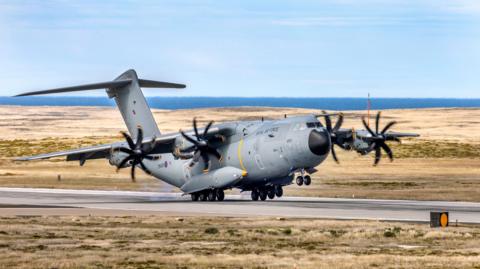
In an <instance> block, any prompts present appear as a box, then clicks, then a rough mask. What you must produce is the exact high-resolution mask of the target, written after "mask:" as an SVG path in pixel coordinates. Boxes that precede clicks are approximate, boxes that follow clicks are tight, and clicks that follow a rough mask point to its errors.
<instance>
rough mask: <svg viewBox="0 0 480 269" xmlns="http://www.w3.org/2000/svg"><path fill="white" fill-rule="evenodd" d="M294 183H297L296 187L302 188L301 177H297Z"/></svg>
mask: <svg viewBox="0 0 480 269" xmlns="http://www.w3.org/2000/svg"><path fill="white" fill-rule="evenodd" d="M296 182H297V185H298V186H302V185H303V177H302V176H298V177H297V179H296Z"/></svg>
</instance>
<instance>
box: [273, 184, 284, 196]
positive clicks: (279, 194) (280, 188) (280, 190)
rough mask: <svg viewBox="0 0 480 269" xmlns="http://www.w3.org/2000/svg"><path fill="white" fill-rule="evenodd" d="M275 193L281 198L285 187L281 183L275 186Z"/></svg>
mask: <svg viewBox="0 0 480 269" xmlns="http://www.w3.org/2000/svg"><path fill="white" fill-rule="evenodd" d="M275 195H276V196H277V197H278V198H280V197H282V195H283V188H282V186H280V185H277V186H275Z"/></svg>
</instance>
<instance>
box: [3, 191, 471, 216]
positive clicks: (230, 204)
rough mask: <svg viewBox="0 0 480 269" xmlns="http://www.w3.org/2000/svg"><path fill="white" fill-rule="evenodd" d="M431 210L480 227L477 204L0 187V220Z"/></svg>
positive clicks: (424, 213) (424, 212)
mask: <svg viewBox="0 0 480 269" xmlns="http://www.w3.org/2000/svg"><path fill="white" fill-rule="evenodd" d="M430 211H449V212H450V221H451V222H455V221H458V222H459V223H480V203H470V202H442V201H412V200H377V199H340V198H310V197H282V198H279V199H278V198H276V199H274V200H267V201H256V202H254V201H251V200H250V193H245V194H243V195H227V196H226V197H225V201H222V202H218V201H216V202H208V201H205V202H192V201H191V200H190V196H182V195H181V194H180V193H163V192H133V191H94V190H65V189H33V188H0V215H5V214H8V215H12V214H13V215H15V214H19V215H22V214H37V215H41V214H46V215H52V214H59V215H69V214H72V215H74V214H90V213H92V214H102V212H103V213H105V214H110V215H111V214H122V215H129V214H132V215H134V214H140V213H141V214H159V215H160V214H162V215H163V214H165V215H216V216H234V217H240V216H274V217H287V218H330V219H375V220H392V221H429V217H430Z"/></svg>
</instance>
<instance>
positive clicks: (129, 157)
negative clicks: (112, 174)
mask: <svg viewBox="0 0 480 269" xmlns="http://www.w3.org/2000/svg"><path fill="white" fill-rule="evenodd" d="M132 158H133V156H132V155H129V156H127V157H125V159H123V160H122V161H121V162H120V163H119V164H118V166H117V172H118V170H120V169H121V168H123V167H124V166H125V164H126V163H127V162H128V161H130V160H131V159H132Z"/></svg>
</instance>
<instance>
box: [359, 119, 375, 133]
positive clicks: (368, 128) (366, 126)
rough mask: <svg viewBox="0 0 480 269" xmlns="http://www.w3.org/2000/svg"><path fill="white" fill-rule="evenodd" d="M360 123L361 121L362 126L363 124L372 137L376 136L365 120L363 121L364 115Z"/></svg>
mask: <svg viewBox="0 0 480 269" xmlns="http://www.w3.org/2000/svg"><path fill="white" fill-rule="evenodd" d="M362 123H363V126H365V129H367V131H368V132H369V133H370V134H371V135H372V137H376V136H377V135H376V134H375V133H374V132H373V131H372V129H370V127H369V126H368V124H367V122H366V121H365V117H362Z"/></svg>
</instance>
